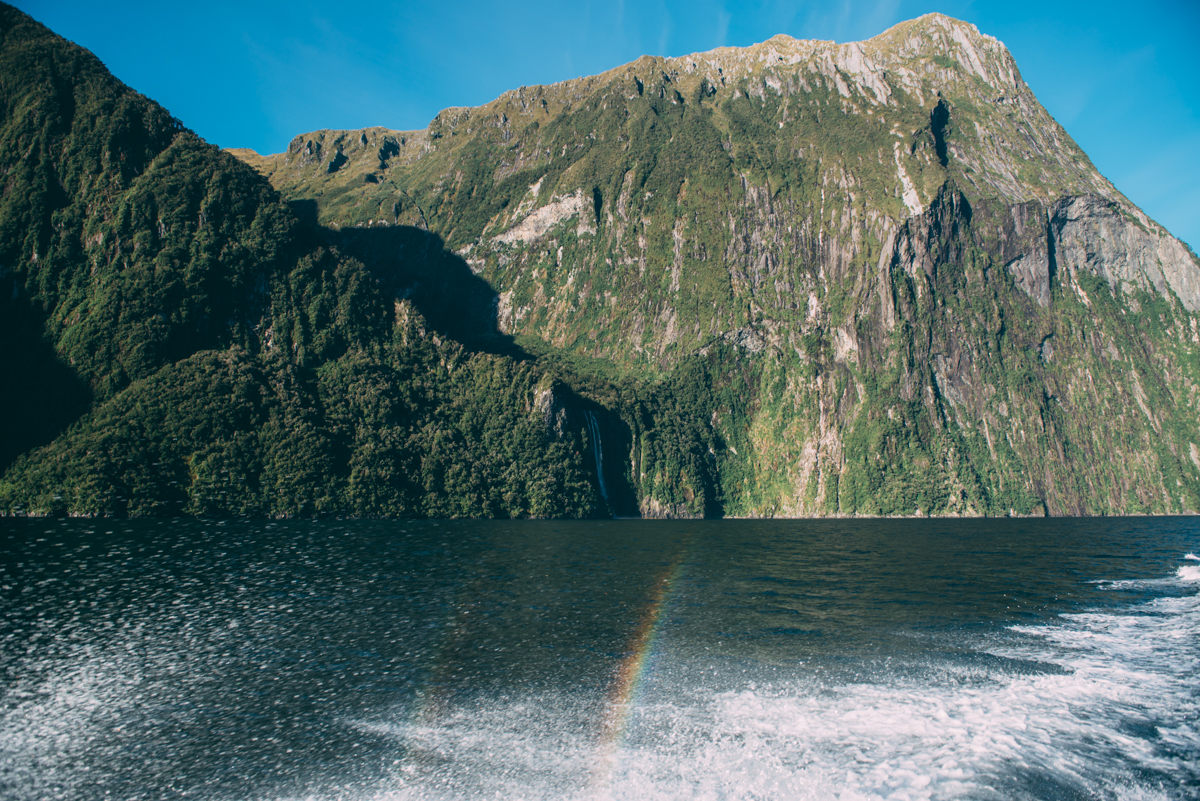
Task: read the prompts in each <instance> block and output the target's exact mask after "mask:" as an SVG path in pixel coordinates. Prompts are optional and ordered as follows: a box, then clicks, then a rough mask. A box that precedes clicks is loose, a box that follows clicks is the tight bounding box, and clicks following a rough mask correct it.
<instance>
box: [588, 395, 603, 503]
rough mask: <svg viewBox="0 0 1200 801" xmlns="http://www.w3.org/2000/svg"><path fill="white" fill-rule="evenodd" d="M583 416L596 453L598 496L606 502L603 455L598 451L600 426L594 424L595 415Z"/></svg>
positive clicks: (596, 423)
mask: <svg viewBox="0 0 1200 801" xmlns="http://www.w3.org/2000/svg"><path fill="white" fill-rule="evenodd" d="M583 415H584V417H586V418H587V424H588V433H589V434H590V435H591V438H592V450H593V451H595V453H596V477H597V478H599V479H600V495H601V497H603V498H604V500H605V501H607V500H608V487H607V486H606V485H605V484H604V453H603V451H602V450H601V449H600V424H599V423H598V422H596V415H594V414H592V413H591V412H590V411H585V412H584V413H583Z"/></svg>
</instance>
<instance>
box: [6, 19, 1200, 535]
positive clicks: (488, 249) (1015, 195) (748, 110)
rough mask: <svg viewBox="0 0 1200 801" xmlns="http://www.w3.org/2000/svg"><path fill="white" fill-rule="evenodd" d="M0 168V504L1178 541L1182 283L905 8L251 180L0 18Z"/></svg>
mask: <svg viewBox="0 0 1200 801" xmlns="http://www.w3.org/2000/svg"><path fill="white" fill-rule="evenodd" d="M235 156H236V157H237V158H235ZM0 170H3V171H4V175H5V176H6V177H5V181H6V188H5V190H4V194H3V196H2V198H0V266H2V268H3V269H2V273H0V284H2V285H0V307H2V310H0V336H3V338H4V339H3V341H4V343H5V345H6V347H5V348H4V349H2V350H3V355H2V356H0V359H3V360H4V361H3V364H0V368H2V369H4V370H5V373H6V375H9V376H13V377H14V378H15V380H13V381H10V382H9V384H8V389H7V390H5V392H4V393H0V410H3V411H5V412H7V413H8V417H7V418H6V419H9V420H16V421H20V423H21V424H20V425H19V426H17V427H16V432H15V433H14V434H12V435H6V437H5V439H4V442H3V451H2V452H0V469H3V470H4V472H3V474H2V475H0V511H3V512H7V513H10V514H11V513H18V514H19V513H34V514H37V513H56V514H58V513H71V514H131V515H144V514H155V515H174V514H180V513H184V514H218V515H228V514H253V515H301V514H318V513H322V514H354V515H383V516H492V517H501V516H586V515H597V514H609V513H612V512H617V513H633V512H637V511H640V512H641V513H642V514H645V515H653V516H699V515H709V516H714V515H831V514H914V513H921V514H1008V513H1019V514H1040V513H1053V514H1063V513H1080V514H1107V513H1130V512H1152V513H1162V512H1180V511H1195V510H1197V509H1200V450H1198V445H1200V414H1198V412H1200V406H1198V404H1200V393H1198V392H1197V386H1198V384H1200V355H1198V354H1200V328H1198V323H1200V320H1198V319H1197V316H1198V314H1197V313H1198V310H1200V265H1198V263H1197V261H1196V258H1195V256H1194V255H1193V254H1191V253H1190V252H1189V251H1188V250H1187V249H1186V248H1185V247H1184V246H1182V245H1181V244H1180V243H1179V242H1177V241H1176V240H1174V239H1173V238H1171V237H1170V236H1169V234H1167V232H1165V231H1164V230H1162V229H1161V228H1160V227H1159V226H1157V225H1156V224H1155V223H1154V222H1153V221H1151V220H1149V219H1148V218H1146V217H1145V215H1144V214H1142V213H1141V212H1140V211H1139V210H1138V209H1137V208H1136V207H1134V206H1133V205H1132V204H1131V203H1129V201H1128V200H1126V199H1125V198H1124V197H1123V196H1121V195H1120V193H1119V192H1117V191H1116V189H1115V188H1113V187H1112V186H1111V184H1109V183H1108V182H1107V181H1106V180H1105V179H1104V178H1103V177H1102V176H1100V175H1099V174H1098V173H1097V172H1096V171H1095V169H1094V167H1093V166H1092V165H1091V164H1090V162H1089V161H1088V160H1087V157H1086V156H1085V155H1084V154H1083V153H1082V152H1081V151H1080V150H1079V149H1078V147H1077V146H1076V145H1075V144H1074V143H1073V142H1072V141H1071V140H1070V138H1069V137H1068V136H1067V134H1066V133H1065V132H1064V131H1062V129H1061V128H1060V127H1059V126H1058V125H1057V124H1056V123H1055V122H1054V121H1053V120H1052V119H1051V118H1050V117H1049V115H1048V114H1047V113H1046V112H1045V110H1044V109H1042V108H1041V106H1040V105H1039V104H1038V103H1037V101H1036V98H1034V97H1033V95H1032V93H1031V92H1030V91H1029V89H1028V87H1027V86H1025V84H1024V82H1023V81H1022V80H1021V79H1020V75H1019V72H1018V71H1017V69H1016V65H1015V64H1014V63H1013V61H1012V58H1011V56H1010V55H1009V54H1008V52H1007V51H1006V50H1005V49H1004V48H1003V46H1002V45H1000V44H999V43H998V42H996V41H995V40H993V39H990V38H989V37H986V36H982V35H980V34H979V33H978V32H977V31H975V29H974V28H972V27H971V26H969V25H965V24H963V23H960V22H957V21H954V20H950V19H948V18H945V17H941V16H938V15H931V16H928V17H923V18H921V19H919V20H915V21H913V22H910V23H905V24H903V25H900V26H897V27H896V28H893V29H892V30H890V31H888V32H886V33H885V34H882V35H881V36H879V37H876V38H875V39H872V40H870V41H869V42H863V43H855V44H850V45H836V44H833V43H828V42H799V41H796V40H792V39H788V38H787V37H776V38H775V39H772V40H770V41H768V42H765V43H763V44H761V45H756V46H755V47H752V48H745V49H735V48H725V49H721V50H718V51H713V52H712V53H705V54H697V55H694V56H689V57H685V58H681V59H651V58H643V59H640V60H638V61H637V62H634V63H632V64H629V65H626V66H624V67H620V68H618V69H616V70H613V71H610V72H608V73H605V74H603V75H600V76H595V77H592V78H584V79H580V80H577V81H569V82H565V83H562V84H555V85H553V86H548V87H525V88H522V89H519V90H516V91H513V92H509V93H506V94H505V95H503V96H501V97H500V98H498V99H497V100H496V101H494V102H493V103H491V104H488V105H486V106H483V107H480V108H477V109H448V110H446V111H444V112H442V113H441V114H439V115H438V117H437V118H436V119H435V120H434V121H433V122H432V123H431V124H430V126H429V128H428V129H426V130H424V131H417V132H397V131H390V130H387V129H382V128H372V129H367V130H364V131H320V132H315V133H313V134H309V135H306V136H301V137H297V139H296V140H295V141H293V143H292V144H291V145H290V146H289V148H288V151H287V152H286V153H282V154H278V155H275V156H265V157H264V156H258V155H257V154H253V153H250V152H248V151H234V152H233V153H232V154H231V153H223V152H221V151H219V150H217V149H215V148H213V147H211V146H209V145H207V144H205V143H204V142H202V141H201V140H199V139H198V138H197V137H195V136H194V135H193V134H191V133H190V132H188V131H187V130H186V129H185V128H184V127H183V126H182V125H181V124H180V123H179V122H178V121H176V120H174V119H172V118H171V117H170V115H169V114H167V112H165V111H164V110H163V109H161V108H160V107H158V106H157V105H155V104H154V103H153V102H152V101H149V100H147V99H146V98H143V97H141V96H140V95H138V94H136V93H135V92H133V91H131V90H129V89H128V88H127V87H124V86H123V85H121V84H120V83H119V82H118V81H116V80H115V79H114V78H113V77H112V76H111V75H109V74H108V73H107V71H106V70H105V69H104V68H103V66H102V65H101V64H100V63H99V62H98V61H97V60H96V59H95V58H94V57H92V56H91V55H90V54H89V53H87V52H86V51H83V50H82V49H80V48H78V47H75V46H74V45H71V44H70V43H67V42H65V41H63V40H61V39H60V38H58V37H56V36H54V35H53V34H52V33H50V32H49V31H47V30H45V29H44V28H42V27H41V26H39V25H38V24H37V23H35V22H33V21H32V20H30V19H29V18H28V17H26V16H25V15H23V14H21V13H20V12H18V11H16V10H14V9H11V8H9V7H6V6H3V7H0ZM600 452H602V453H603V462H602V464H603V469H602V472H603V479H604V480H603V481H601V477H600V476H599V475H598V472H597V468H596V465H597V461H598V460H597V456H598V455H599V454H600ZM602 488H603V491H602ZM605 493H606V495H607V497H605Z"/></svg>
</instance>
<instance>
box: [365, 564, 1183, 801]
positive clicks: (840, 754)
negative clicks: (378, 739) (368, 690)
mask: <svg viewBox="0 0 1200 801" xmlns="http://www.w3.org/2000/svg"><path fill="white" fill-rule="evenodd" d="M1187 569H1188V568H1185V569H1181V571H1180V572H1179V573H1178V574H1177V575H1176V577H1174V578H1173V579H1168V581H1172V582H1174V583H1176V585H1177V586H1178V585H1181V584H1183V583H1188V582H1192V581H1194V580H1195V579H1194V578H1193V577H1192V574H1190V573H1185V572H1184V571H1185V570H1187ZM1198 634H1200V598H1197V597H1196V596H1194V595H1189V596H1184V597H1168V598H1160V599H1158V600H1155V601H1152V602H1149V603H1145V604H1141V605H1138V606H1135V607H1130V608H1127V609H1125V610H1123V611H1121V612H1119V613H1109V612H1088V613H1082V614H1069V615H1064V616H1062V617H1061V618H1059V619H1058V620H1056V621H1055V622H1053V623H1052V624H1049V625H1041V626H1016V627H1013V628H1012V629H1010V631H1009V634H1008V635H1006V636H1005V637H1003V638H998V639H996V640H993V641H991V642H990V644H983V649H982V650H983V651H985V652H986V653H985V654H984V655H980V656H979V659H978V660H975V661H968V662H965V663H964V662H962V661H961V660H960V661H958V662H956V661H955V660H954V659H953V658H951V657H930V658H929V663H928V666H927V671H926V672H925V674H924V675H919V674H915V672H914V671H913V670H911V669H909V670H897V669H894V668H895V666H894V665H893V666H891V667H888V668H883V669H881V670H879V671H877V672H876V673H874V674H872V675H869V676H864V679H865V680H863V681H855V682H841V683H833V684H825V683H823V682H822V681H821V680H820V678H819V677H818V676H816V675H813V674H809V675H797V676H794V677H792V678H790V679H786V680H782V681H781V680H779V677H778V673H776V674H775V678H774V679H771V680H765V681H759V682H757V683H754V682H751V681H750V680H748V679H745V678H743V679H742V682H741V686H729V685H730V682H721V681H718V682H717V684H716V686H696V685H694V684H692V685H691V686H682V685H683V684H685V682H682V681H680V682H676V683H673V679H675V678H680V677H682V676H685V675H688V676H694V675H695V674H694V673H689V672H688V671H686V670H676V671H674V672H673V671H672V668H671V666H670V658H669V657H670V654H669V653H666V654H664V655H663V656H662V658H660V665H661V666H662V670H661V671H660V673H659V674H658V676H657V677H656V678H654V682H655V686H654V687H652V688H650V691H649V692H648V693H647V696H648V697H649V698H650V701H651V702H650V703H647V704H644V705H641V706H639V707H638V708H637V709H636V710H635V711H634V712H633V714H632V715H631V718H630V727H629V730H628V732H627V735H626V737H625V739H624V740H623V741H622V744H621V746H620V748H619V749H618V750H617V751H615V752H613V751H612V750H611V748H610V747H609V746H606V742H605V740H604V738H603V736H601V733H600V732H599V731H598V730H597V729H596V728H595V726H594V724H590V723H589V720H592V719H594V716H595V711H596V710H595V704H594V703H585V702H584V701H582V700H580V699H576V698H573V697H572V696H571V695H570V694H564V695H560V696H557V697H554V698H539V697H532V696H531V697H529V698H525V699H521V700H515V699H509V700H504V701H501V702H493V703H489V702H486V701H482V702H479V703H477V704H474V705H472V706H471V707H470V708H467V707H463V708H460V709H457V710H453V711H451V712H450V713H449V714H447V715H446V716H445V717H443V718H442V719H440V720H438V721H437V722H433V723H427V724H423V725H419V726H416V725H409V724H406V723H402V722H393V723H388V722H382V723H380V722H374V723H361V724H357V725H360V726H363V727H367V728H370V729H372V730H374V731H375V732H376V733H382V734H386V735H387V736H391V737H394V738H396V740H397V745H398V754H399V755H400V756H399V758H398V760H397V766H396V771H395V773H394V775H393V776H392V777H390V778H389V779H388V780H387V781H386V782H384V783H382V784H381V785H380V786H379V788H378V791H377V792H376V793H374V794H369V795H370V797H372V798H375V799H381V800H382V799H408V798H432V799H450V798H455V799H458V798H484V797H502V798H508V799H519V798H526V799H542V798H568V799H584V798H611V799H674V798H701V799H709V798H711V799H718V798H753V799H776V798H778V799H785V798H786V799H841V800H842V801H852V800H858V799H951V798H954V799H959V798H972V799H1000V798H1003V799H1041V798H1060V797H1089V798H1100V799H1128V800H1129V801H1134V800H1135V799H1169V798H1170V799H1178V798H1200V790H1197V788H1200V764H1198V757H1200V723H1198V721H1200V706H1198V700H1200V699H1198V697H1197V694H1196V692H1195V689H1194V685H1195V676H1197V675H1200V637H1198V636H1197V635H1198ZM678 667H679V666H678V665H677V666H676V668H678ZM908 667H909V668H911V667H912V665H911V664H910V665H908ZM689 681H694V680H693V679H689ZM722 683H725V685H726V686H724V687H722V686H720V684H722Z"/></svg>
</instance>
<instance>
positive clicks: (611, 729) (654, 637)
mask: <svg viewBox="0 0 1200 801" xmlns="http://www.w3.org/2000/svg"><path fill="white" fill-rule="evenodd" d="M686 553H687V550H686V548H684V549H683V550H681V551H680V553H679V555H678V556H677V557H676V558H675V559H674V560H673V561H672V562H671V564H670V565H668V566H667V568H666V569H665V570H664V571H663V572H662V574H661V575H660V576H659V577H658V581H657V582H655V584H654V588H653V590H652V591H651V593H650V603H649V604H648V605H647V607H646V611H645V612H644V613H643V614H642V617H641V619H640V620H639V621H638V625H637V628H635V629H634V632H633V636H632V637H631V638H630V640H629V651H628V655H627V656H626V657H625V658H624V659H622V660H621V662H620V664H618V665H617V670H616V673H615V676H614V679H613V684H612V689H611V691H610V692H609V696H608V704H607V710H606V715H605V720H604V743H605V748H604V750H603V753H602V760H601V765H600V766H599V767H600V771H599V773H598V775H597V779H599V783H600V784H602V785H607V783H608V781H609V780H610V779H611V777H612V773H613V771H614V770H615V768H616V758H617V752H618V751H619V750H620V747H621V744H622V742H623V741H624V739H625V735H626V734H627V731H628V728H629V716H630V713H631V712H632V711H633V709H634V707H635V706H636V704H637V699H638V694H639V691H640V690H641V688H642V684H643V682H644V680H645V678H646V676H647V675H648V674H649V673H650V669H651V667H652V665H653V662H654V656H655V646H656V644H657V641H658V637H659V633H660V631H661V628H662V623H663V619H664V617H665V612H666V610H667V607H668V604H669V601H670V599H671V595H672V592H673V590H674V588H675V584H676V582H677V581H678V580H679V576H680V575H681V574H682V572H683V565H684V557H685V555H686Z"/></svg>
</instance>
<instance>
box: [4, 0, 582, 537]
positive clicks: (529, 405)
mask: <svg viewBox="0 0 1200 801" xmlns="http://www.w3.org/2000/svg"><path fill="white" fill-rule="evenodd" d="M0 172H2V173H3V175H4V182H5V184H4V190H3V196H2V197H0V298H3V300H0V335H2V336H3V343H4V347H3V349H2V353H0V369H2V370H3V372H4V374H5V388H4V391H3V393H2V394H0V411H2V412H3V413H4V419H5V420H6V426H5V437H4V439H3V449H2V450H0V467H3V468H6V469H5V471H4V473H3V476H2V477H0V511H4V512H6V513H9V514H73V515H90V514H101V515H178V514H181V513H184V514H215V515H235V514H249V515H310V514H318V513H328V514H335V513H336V514H360V515H392V516H426V515H429V516H455V515H476V516H479V515H493V516H502V515H505V514H511V515H543V516H548V515H560V516H562V515H565V516H579V515H587V514H591V513H595V511H596V510H597V508H598V506H599V504H600V502H601V501H600V498H599V496H598V494H597V491H596V489H595V486H594V485H595V480H594V477H592V475H591V474H590V472H589V466H590V465H591V464H592V460H591V456H590V453H585V451H584V444H583V441H582V440H581V438H580V436H579V435H578V434H576V433H574V432H564V434H563V435H562V436H556V435H554V434H553V433H552V432H548V431H547V429H546V427H545V424H544V415H543V414H542V412H541V411H540V410H539V409H537V408H536V407H535V403H534V402H535V401H536V399H537V398H538V397H542V396H543V395H545V394H546V393H548V392H550V391H551V390H552V389H553V387H554V386H555V382H554V379H553V377H551V376H548V375H546V374H545V373H544V371H541V370H539V369H537V367H536V366H535V365H531V364H525V363H518V362H516V361H514V360H513V359H511V358H509V357H506V356H499V355H492V354H487V353H473V352H467V351H465V350H464V349H463V348H462V347H461V346H459V345H457V344H455V343H452V342H443V341H441V340H439V339H438V338H437V337H436V336H434V335H431V334H427V332H426V323H425V321H424V320H423V318H422V317H421V316H420V314H419V313H417V312H416V311H415V310H413V309H412V307H411V304H407V303H404V302H398V301H396V300H395V299H394V298H393V297H392V296H391V295H389V294H386V293H385V292H383V291H382V290H381V286H380V284H379V282H378V280H377V279H376V278H375V277H374V276H373V275H372V274H370V273H369V272H368V271H367V270H366V269H365V267H364V266H363V265H362V264H361V263H360V262H357V261H355V260H354V259H352V258H349V257H346V256H344V255H342V254H339V253H337V252H335V251H333V250H330V249H328V248H326V247H324V246H323V245H322V244H321V242H320V241H319V237H318V236H317V234H316V232H314V231H312V230H311V229H308V228H306V227H305V226H304V224H303V223H302V222H301V221H300V220H299V219H298V218H297V216H296V214H295V213H294V212H293V211H292V209H291V208H289V206H288V205H287V204H286V203H285V202H283V201H282V200H281V199H280V198H279V196H278V193H277V192H276V191H275V190H274V189H273V188H272V187H271V186H270V184H268V183H267V182H266V181H265V180H264V179H263V178H262V177H261V176H259V175H258V174H257V173H256V172H254V171H253V170H252V169H250V168H249V167H247V166H245V165H244V164H242V163H241V162H240V161H238V160H237V159H235V158H233V157H232V156H230V155H228V154H226V153H223V152H222V151H220V150H219V149H217V148H215V147H213V146H211V145H208V144H206V143H204V142H202V141H201V140H200V139H199V138H198V137H196V136H195V135H194V134H193V133H191V132H190V131H188V130H187V129H186V128H185V127H184V126H183V125H182V124H181V123H180V122H179V121H177V120H175V119H173V118H172V117H171V116H170V114H168V113H167V112H166V111H165V110H164V109H163V108H161V107H160V106H158V105H157V104H155V103H154V102H152V101H150V100H148V99H147V98H145V97H142V96H141V95H139V94H137V93H136V92H133V91H132V90H130V89H129V88H128V87H126V86H124V85H122V84H121V83H120V82H119V81H117V80H116V79H114V78H113V77H112V76H111V75H110V74H109V73H108V71H107V70H105V69H104V67H103V65H102V64H101V63H100V62H99V61H98V60H97V59H96V58H95V57H94V56H92V55H91V54H90V53H88V52H87V51H85V50H83V49H81V48H79V47H76V46H75V45H72V44H70V43H69V42H66V41H64V40H62V39H61V38H59V37H57V36H55V35H54V34H52V33H51V32H50V31H48V30H46V29H45V28H44V27H42V26H41V25H39V24H38V23H36V22H34V21H33V20H31V19H30V18H29V17H27V16H26V15H24V14H22V13H21V12H19V11H17V10H16V9H13V8H11V7H9V6H0Z"/></svg>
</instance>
